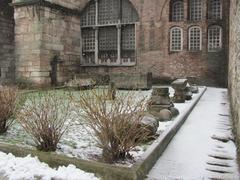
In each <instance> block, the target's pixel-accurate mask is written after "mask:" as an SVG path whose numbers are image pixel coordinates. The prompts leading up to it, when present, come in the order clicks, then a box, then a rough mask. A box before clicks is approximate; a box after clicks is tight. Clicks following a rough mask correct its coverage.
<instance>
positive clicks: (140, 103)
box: [72, 89, 149, 163]
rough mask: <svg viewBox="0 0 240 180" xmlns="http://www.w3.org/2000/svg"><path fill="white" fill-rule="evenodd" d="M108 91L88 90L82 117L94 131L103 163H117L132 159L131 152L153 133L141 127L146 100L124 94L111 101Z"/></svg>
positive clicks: (81, 106)
mask: <svg viewBox="0 0 240 180" xmlns="http://www.w3.org/2000/svg"><path fill="white" fill-rule="evenodd" d="M108 96H109V94H108V91H107V90H99V89H93V90H90V91H84V92H82V94H81V95H80V98H79V100H77V101H76V98H72V99H73V101H74V102H75V103H76V105H77V107H79V109H80V110H79V115H80V117H81V118H82V119H84V120H85V121H86V124H87V125H88V126H89V127H90V128H91V129H92V130H93V132H94V135H95V137H96V139H97V142H98V146H99V147H100V148H101V149H102V150H103V154H102V156H103V160H104V161H106V162H108V163H113V162H116V161H118V160H124V159H126V158H128V157H131V156H130V154H129V152H130V151H131V150H132V149H133V148H134V147H136V146H137V145H139V144H140V143H142V142H143V141H144V140H145V139H147V138H148V137H147V136H148V135H149V133H148V132H147V131H146V129H144V128H143V127H141V126H140V121H141V119H142V117H143V115H144V111H145V108H146V103H147V102H146V99H145V98H142V99H139V100H137V99H136V97H135V96H133V94H132V93H125V94H124V93H121V94H118V95H117V96H116V98H115V99H114V100H111V101H109V97H108Z"/></svg>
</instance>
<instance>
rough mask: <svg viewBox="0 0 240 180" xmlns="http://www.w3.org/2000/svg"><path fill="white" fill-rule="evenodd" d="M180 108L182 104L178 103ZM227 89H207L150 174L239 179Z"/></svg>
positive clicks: (161, 176)
mask: <svg viewBox="0 0 240 180" xmlns="http://www.w3.org/2000/svg"><path fill="white" fill-rule="evenodd" d="M176 107H177V108H180V109H181V107H180V106H179V104H176ZM229 113H230V112H229V102H228V100H227V90H226V89H218V88H208V90H207V91H206V93H205V94H204V95H203V97H202V99H201V100H200V102H199V103H198V104H197V106H196V107H195V109H194V110H193V111H192V113H191V114H190V116H189V117H188V118H187V120H186V122H185V124H183V126H182V127H181V129H180V130H179V132H178V133H177V134H176V136H175V137H174V138H173V140H172V141H171V142H170V144H169V145H168V147H167V149H166V150H165V152H164V153H163V154H162V156H161V157H160V158H159V160H158V161H157V163H156V164H155V166H154V167H153V169H152V170H151V171H150V173H149V175H148V177H149V179H150V180H153V179H154V180H158V179H229V180H230V179H231V180H238V179H239V177H240V176H239V171H238V165H237V159H236V158H237V154H236V146H235V144H234V142H233V141H232V135H231V131H232V125H231V122H230V119H229V117H230V116H229Z"/></svg>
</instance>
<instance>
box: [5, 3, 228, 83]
mask: <svg viewBox="0 0 240 180" xmlns="http://www.w3.org/2000/svg"><path fill="white" fill-rule="evenodd" d="M229 6H230V1H229V0H13V2H11V0H1V1H0V45H1V49H0V68H1V80H2V81H3V80H6V79H23V78H24V79H27V80H29V81H33V82H34V83H36V84H39V85H47V84H51V83H53V84H55V83H56V82H58V83H62V82H65V81H67V80H68V79H70V78H72V77H73V76H74V75H75V74H77V73H89V74H100V75H105V74H106V75H108V74H111V73H122V72H123V73H125V74H129V76H131V74H133V73H142V74H145V73H148V72H151V73H152V74H153V78H154V79H155V80H164V81H169V80H173V79H175V78H178V77H196V79H197V80H198V82H199V83H202V84H207V85H218V86H226V84H227V74H228V73H227V68H228V54H229V53H228V51H229V50H228V49H229V48H228V47H229V45H228V44H229V38H228V34H229V32H228V31H229V28H228V27H229ZM2 47H3V48H2ZM13 51H14V53H13ZM13 54H14V55H13Z"/></svg>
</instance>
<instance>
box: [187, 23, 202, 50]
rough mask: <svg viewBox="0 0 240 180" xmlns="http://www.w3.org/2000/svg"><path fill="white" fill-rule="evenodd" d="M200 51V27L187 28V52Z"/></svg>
mask: <svg viewBox="0 0 240 180" xmlns="http://www.w3.org/2000/svg"><path fill="white" fill-rule="evenodd" d="M201 49H202V31H201V28H200V27H197V26H194V27H191V28H189V50H190V51H200V50H201Z"/></svg>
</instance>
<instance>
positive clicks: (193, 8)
mask: <svg viewBox="0 0 240 180" xmlns="http://www.w3.org/2000/svg"><path fill="white" fill-rule="evenodd" d="M189 1H190V6H189V8H190V9H189V10H190V13H189V15H190V20H191V21H200V20H202V0H189Z"/></svg>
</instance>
